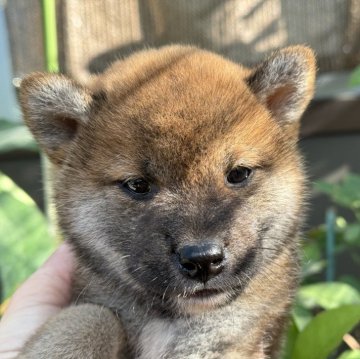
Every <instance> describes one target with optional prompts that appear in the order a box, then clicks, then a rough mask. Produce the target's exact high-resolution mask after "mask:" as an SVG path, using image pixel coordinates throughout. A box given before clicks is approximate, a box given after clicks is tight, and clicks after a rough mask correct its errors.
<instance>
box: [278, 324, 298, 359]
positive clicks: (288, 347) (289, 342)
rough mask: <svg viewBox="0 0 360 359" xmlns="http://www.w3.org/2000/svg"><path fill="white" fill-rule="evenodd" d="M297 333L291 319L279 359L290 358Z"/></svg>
mask: <svg viewBox="0 0 360 359" xmlns="http://www.w3.org/2000/svg"><path fill="white" fill-rule="evenodd" d="M298 335H299V330H298V329H297V328H296V325H295V323H294V321H291V323H290V325H289V328H288V331H287V334H286V343H285V347H284V350H283V355H282V356H281V359H291V353H292V352H293V349H294V345H295V342H296V338H297V336H298Z"/></svg>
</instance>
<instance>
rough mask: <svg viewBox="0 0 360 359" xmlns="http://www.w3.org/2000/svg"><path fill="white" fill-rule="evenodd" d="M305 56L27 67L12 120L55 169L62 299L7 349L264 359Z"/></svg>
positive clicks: (289, 281)
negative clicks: (48, 70)
mask: <svg viewBox="0 0 360 359" xmlns="http://www.w3.org/2000/svg"><path fill="white" fill-rule="evenodd" d="M314 78H315V60H314V56H313V53H312V51H311V50H310V49H308V48H306V47H302V46H294V47H289V48H285V49H283V50H281V51H278V52H275V53H274V54H273V55H271V56H270V57H269V58H268V59H267V60H265V61H264V62H263V63H261V64H260V65H259V66H257V67H256V68H254V69H248V68H245V67H243V66H241V65H238V64H235V63H232V62H230V61H227V60H225V59H224V58H222V57H220V56H218V55H215V54H212V53H209V52H207V51H203V50H200V49H197V48H195V47H189V46H168V47H163V48H160V49H158V50H146V51H142V52H139V53H136V54H134V55H133V56H131V57H129V58H128V59H125V60H123V61H118V62H116V63H114V64H113V65H112V66H111V67H110V68H109V69H108V70H107V71H106V72H105V73H103V74H101V75H98V76H96V77H94V78H93V79H92V81H91V83H89V84H87V85H86V86H83V85H80V84H78V83H76V82H74V81H72V80H71V79H69V78H67V77H65V76H61V75H54V74H42V73H35V74H31V75H30V76H28V77H27V78H25V79H24V80H23V82H22V85H21V102H22V109H23V112H24V117H25V122H26V124H27V125H28V126H29V128H30V130H31V131H32V133H33V134H34V136H35V138H36V139H37V141H38V143H39V145H40V147H41V148H42V149H43V151H44V152H45V153H46V154H47V156H48V157H49V159H50V160H51V162H52V163H53V165H54V167H55V179H54V183H53V186H54V193H55V196H54V201H55V204H56V208H57V214H58V220H59V225H60V228H61V231H62V235H63V237H64V238H65V239H66V240H67V241H68V242H69V243H70V244H71V246H72V248H73V251H74V253H75V255H76V257H77V269H76V273H75V275H74V305H72V306H71V307H69V308H67V309H64V310H63V311H62V312H61V313H60V314H59V315H58V316H56V317H55V318H53V319H52V320H50V321H49V322H48V323H47V324H46V325H45V326H43V327H42V328H41V329H40V330H39V331H38V332H37V333H36V334H35V336H34V337H33V338H32V339H31V340H30V341H29V342H28V343H27V345H26V346H25V348H24V350H23V353H22V354H21V355H20V357H21V358H36V359H41V358H62V359H63V358H138V359H145V358H146V359H155V358H156V359H159V358H168V359H184V358H194V359H195V358H207V359H215V358H246V359H253V358H258V359H263V358H277V357H278V355H279V350H280V347H281V342H282V339H281V337H282V332H283V330H284V328H285V326H286V323H287V317H288V311H289V308H290V306H291V302H292V299H293V296H294V292H295V290H296V287H297V283H298V274H299V256H298V243H299V239H298V237H299V231H300V227H301V222H302V217H303V209H304V192H305V189H304V175H303V165H302V160H301V156H300V155H299V153H298V149H297V137H298V129H299V119H300V116H301V114H302V113H303V111H304V110H305V108H306V106H307V104H308V102H309V101H310V99H311V97H312V94H313V87H314Z"/></svg>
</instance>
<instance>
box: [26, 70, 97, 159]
mask: <svg viewBox="0 0 360 359" xmlns="http://www.w3.org/2000/svg"><path fill="white" fill-rule="evenodd" d="M91 100H92V97H91V95H90V93H89V92H88V91H87V90H86V89H85V88H83V87H81V86H80V85H78V84H77V83H75V82H74V81H72V80H70V79H68V78H67V77H65V76H62V75H55V74H44V73H34V74H31V75H29V76H27V77H26V78H24V79H23V80H22V82H21V86H20V102H21V107H22V110H23V113H24V119H25V123H26V124H27V126H28V127H29V128H30V130H31V132H32V133H33V135H34V137H35V139H36V141H37V142H38V143H39V145H40V147H41V148H42V149H43V150H44V151H45V153H46V154H47V155H48V156H49V158H50V160H51V161H52V162H53V163H55V164H61V163H62V162H63V160H64V159H65V157H66V150H67V148H68V147H69V145H70V144H71V142H72V141H73V140H74V138H75V136H76V134H77V131H78V129H79V126H82V125H84V124H85V123H86V122H87V118H88V113H89V110H90V104H91Z"/></svg>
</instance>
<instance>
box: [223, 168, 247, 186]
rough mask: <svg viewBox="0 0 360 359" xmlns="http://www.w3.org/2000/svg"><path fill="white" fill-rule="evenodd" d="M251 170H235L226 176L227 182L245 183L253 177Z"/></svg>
mask: <svg viewBox="0 0 360 359" xmlns="http://www.w3.org/2000/svg"><path fill="white" fill-rule="evenodd" d="M251 172H252V171H251V169H250V168H247V167H242V166H238V167H235V168H233V169H232V170H231V171H230V172H229V173H228V174H227V176H226V180H227V182H228V183H231V184H240V183H244V182H245V181H246V180H247V179H248V178H249V177H250V175H251Z"/></svg>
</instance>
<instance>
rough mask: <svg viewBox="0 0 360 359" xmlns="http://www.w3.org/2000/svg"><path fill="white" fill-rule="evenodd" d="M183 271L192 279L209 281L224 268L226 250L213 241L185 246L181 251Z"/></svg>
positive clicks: (180, 258)
mask: <svg viewBox="0 0 360 359" xmlns="http://www.w3.org/2000/svg"><path fill="white" fill-rule="evenodd" d="M178 254H179V262H180V268H181V271H182V272H183V273H184V274H185V275H186V276H187V277H190V278H192V279H196V280H199V281H202V282H203V283H205V282H207V281H208V280H209V279H210V278H212V277H215V276H216V275H218V274H219V273H220V272H221V271H222V270H223V268H224V264H223V261H224V252H223V250H222V248H221V247H220V246H218V245H217V244H213V243H204V244H201V245H197V246H196V245H194V246H184V247H182V248H181V249H180V250H179V252H178Z"/></svg>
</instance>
